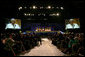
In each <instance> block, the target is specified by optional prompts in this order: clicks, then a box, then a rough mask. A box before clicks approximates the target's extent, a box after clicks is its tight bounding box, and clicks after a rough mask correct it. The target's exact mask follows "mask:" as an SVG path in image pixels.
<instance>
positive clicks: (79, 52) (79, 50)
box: [51, 33, 85, 56]
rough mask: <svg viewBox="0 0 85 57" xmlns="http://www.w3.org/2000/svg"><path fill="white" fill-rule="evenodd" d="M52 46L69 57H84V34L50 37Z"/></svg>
mask: <svg viewBox="0 0 85 57" xmlns="http://www.w3.org/2000/svg"><path fill="white" fill-rule="evenodd" d="M51 38H52V44H54V45H55V46H57V48H59V49H60V50H61V51H62V52H63V53H65V54H68V55H70V56H84V55H85V54H84V53H85V47H84V41H85V39H84V34H83V33H68V34H61V33H59V34H54V35H53V36H52V37H51Z"/></svg>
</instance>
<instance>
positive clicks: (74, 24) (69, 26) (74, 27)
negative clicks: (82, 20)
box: [66, 19, 80, 29]
mask: <svg viewBox="0 0 85 57" xmlns="http://www.w3.org/2000/svg"><path fill="white" fill-rule="evenodd" d="M69 22H70V23H69V24H67V25H66V29H77V28H80V26H79V25H78V24H77V23H74V20H73V19H70V21H69Z"/></svg>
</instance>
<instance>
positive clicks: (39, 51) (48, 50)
mask: <svg viewBox="0 0 85 57" xmlns="http://www.w3.org/2000/svg"><path fill="white" fill-rule="evenodd" d="M20 56H66V54H64V53H62V52H61V51H60V50H59V49H58V48H57V47H56V46H54V45H53V44H51V41H50V40H49V39H47V38H43V39H42V45H40V46H37V47H35V48H34V49H32V50H31V51H30V52H29V53H26V54H24V55H20Z"/></svg>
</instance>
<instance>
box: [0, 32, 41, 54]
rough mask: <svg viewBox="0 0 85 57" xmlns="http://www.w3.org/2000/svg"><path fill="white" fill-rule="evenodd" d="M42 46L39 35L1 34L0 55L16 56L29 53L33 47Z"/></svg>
mask: <svg viewBox="0 0 85 57" xmlns="http://www.w3.org/2000/svg"><path fill="white" fill-rule="evenodd" d="M40 44H42V43H41V38H40V36H39V35H36V34H35V33H34V34H20V33H1V44H0V46H1V47H0V49H1V51H0V55H2V56H17V55H19V54H20V53H25V52H29V50H30V49H32V48H33V47H35V46H38V45H40Z"/></svg>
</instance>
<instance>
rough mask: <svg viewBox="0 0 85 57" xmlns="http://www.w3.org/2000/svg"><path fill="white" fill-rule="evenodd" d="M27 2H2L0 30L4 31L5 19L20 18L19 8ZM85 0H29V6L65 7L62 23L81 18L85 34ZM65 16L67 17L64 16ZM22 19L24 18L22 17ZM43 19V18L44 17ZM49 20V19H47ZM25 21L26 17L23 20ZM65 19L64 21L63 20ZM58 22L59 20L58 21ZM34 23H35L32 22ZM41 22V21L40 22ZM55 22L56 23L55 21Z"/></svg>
mask: <svg viewBox="0 0 85 57" xmlns="http://www.w3.org/2000/svg"><path fill="white" fill-rule="evenodd" d="M23 1H26V0H0V23H1V24H0V30H1V31H4V27H5V18H19V17H17V12H18V11H17V7H18V5H20V4H19V3H22V2H23ZM84 2H85V1H84V0H73V1H70V0H69V1H65V0H40V1H39V0H36V1H33V0H27V2H25V3H27V4H29V5H32V4H36V5H40V6H41V5H48V4H49V5H53V6H56V4H57V5H63V6H64V8H65V10H64V13H63V16H62V18H61V20H60V21H61V22H60V23H62V24H63V23H64V19H70V18H80V23H81V31H82V32H84V31H83V30H84V24H85V21H84ZM64 14H65V15H64ZM21 17H22V16H21ZM42 18H43V17H42ZM46 18H48V19H49V17H46ZM22 19H23V20H24V17H23V18H22ZM62 19H63V20H62ZM50 21H52V20H48V21H46V22H50ZM56 21H57V20H56ZM32 22H33V21H32ZM39 22H41V21H39ZM42 22H43V21H42ZM53 22H54V21H53Z"/></svg>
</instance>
